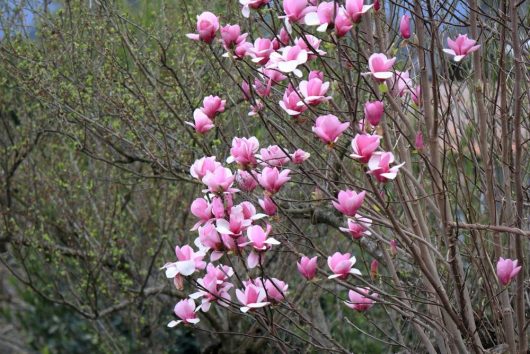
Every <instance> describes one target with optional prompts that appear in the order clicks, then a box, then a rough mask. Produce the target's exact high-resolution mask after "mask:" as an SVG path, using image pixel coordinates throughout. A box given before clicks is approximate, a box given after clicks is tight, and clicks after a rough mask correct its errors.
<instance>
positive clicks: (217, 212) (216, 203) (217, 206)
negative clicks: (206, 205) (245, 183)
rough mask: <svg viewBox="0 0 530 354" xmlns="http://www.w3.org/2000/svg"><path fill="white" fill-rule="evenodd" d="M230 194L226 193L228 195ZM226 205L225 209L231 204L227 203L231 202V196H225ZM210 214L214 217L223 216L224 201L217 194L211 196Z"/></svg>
mask: <svg viewBox="0 0 530 354" xmlns="http://www.w3.org/2000/svg"><path fill="white" fill-rule="evenodd" d="M229 195H230V194H227V195H226V196H227V197H228V196H229ZM226 201H227V203H226V204H227V205H226V209H230V208H231V207H232V206H231V205H229V204H232V200H231V198H226ZM211 205H212V214H213V216H214V217H215V218H216V219H219V218H223V217H224V216H225V210H226V209H225V203H224V201H223V199H222V198H219V197H217V196H215V197H213V198H212V203H211Z"/></svg>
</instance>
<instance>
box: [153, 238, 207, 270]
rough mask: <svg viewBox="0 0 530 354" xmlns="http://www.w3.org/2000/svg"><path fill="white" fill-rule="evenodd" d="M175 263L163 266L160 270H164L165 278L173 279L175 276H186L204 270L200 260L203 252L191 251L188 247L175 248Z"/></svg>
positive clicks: (204, 265)
mask: <svg viewBox="0 0 530 354" xmlns="http://www.w3.org/2000/svg"><path fill="white" fill-rule="evenodd" d="M175 254H176V256H177V261H176V262H173V263H167V264H165V265H164V266H163V267H162V269H165V270H166V277H167V278H174V277H176V276H177V275H183V276H188V275H191V274H193V273H194V272H195V270H196V269H204V268H205V267H206V263H205V262H204V261H203V260H202V259H203V258H204V252H202V251H198V252H195V251H193V248H191V247H190V246H189V245H184V246H182V248H181V247H179V246H176V247H175Z"/></svg>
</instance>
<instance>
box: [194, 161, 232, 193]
mask: <svg viewBox="0 0 530 354" xmlns="http://www.w3.org/2000/svg"><path fill="white" fill-rule="evenodd" d="M234 179H235V177H234V175H233V174H232V171H230V169H228V168H225V167H223V166H218V167H217V168H216V169H215V170H214V171H213V172H210V171H208V172H206V175H205V176H204V177H203V179H202V183H204V184H205V185H206V186H207V187H208V190H209V191H210V192H212V193H223V192H235V191H237V190H235V189H232V188H231V187H232V184H233V183H234Z"/></svg>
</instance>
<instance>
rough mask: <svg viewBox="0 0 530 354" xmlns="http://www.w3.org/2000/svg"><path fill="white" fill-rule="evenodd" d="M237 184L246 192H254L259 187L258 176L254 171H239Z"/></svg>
mask: <svg viewBox="0 0 530 354" xmlns="http://www.w3.org/2000/svg"><path fill="white" fill-rule="evenodd" d="M236 182H237V185H238V186H239V188H240V189H241V190H242V191H245V192H252V191H253V190H254V189H256V187H257V186H258V181H257V176H256V173H255V172H254V171H252V172H247V171H243V170H238V171H237V175H236Z"/></svg>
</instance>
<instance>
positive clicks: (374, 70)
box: [368, 53, 396, 82]
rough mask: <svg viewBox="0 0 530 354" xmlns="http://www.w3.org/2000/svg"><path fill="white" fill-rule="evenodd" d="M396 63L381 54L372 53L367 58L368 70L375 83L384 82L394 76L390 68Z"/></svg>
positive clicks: (394, 59) (394, 60) (393, 59)
mask: <svg viewBox="0 0 530 354" xmlns="http://www.w3.org/2000/svg"><path fill="white" fill-rule="evenodd" d="M395 62H396V58H391V59H388V58H387V57H386V55H384V54H382V53H374V54H372V55H370V58H368V68H369V69H370V72H369V73H368V74H370V75H372V76H373V77H374V78H375V79H376V80H377V81H381V82H382V81H384V80H387V79H390V78H391V77H392V76H394V73H393V72H392V67H393V66H394V63H395Z"/></svg>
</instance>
